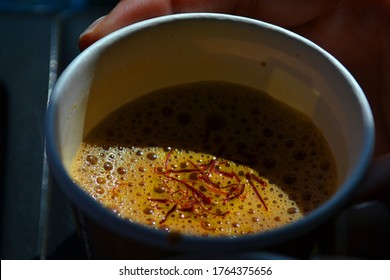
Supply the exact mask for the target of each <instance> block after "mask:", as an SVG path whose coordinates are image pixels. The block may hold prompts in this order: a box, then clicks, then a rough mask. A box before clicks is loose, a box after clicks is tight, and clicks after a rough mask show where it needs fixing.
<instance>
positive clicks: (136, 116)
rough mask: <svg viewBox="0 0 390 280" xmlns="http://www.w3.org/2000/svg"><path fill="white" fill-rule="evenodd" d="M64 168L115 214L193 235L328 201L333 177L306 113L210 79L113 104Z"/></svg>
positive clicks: (258, 224) (271, 223)
mask: <svg viewBox="0 0 390 280" xmlns="http://www.w3.org/2000/svg"><path fill="white" fill-rule="evenodd" d="M71 173H72V176H73V178H74V181H75V182H76V183H77V184H79V185H80V186H81V187H82V188H83V189H84V190H85V191H86V192H88V193H89V194H90V195H91V196H92V197H94V198H95V199H96V200H97V201H99V202H100V203H102V204H103V205H104V206H106V207H108V208H109V209H111V210H112V211H114V212H115V213H116V214H117V215H118V216H119V217H121V218H123V219H128V220H131V221H133V222H136V223H141V224H144V225H146V226H149V227H153V228H156V229H160V230H165V231H170V232H179V233H181V234H188V235H202V236H238V235H243V234H251V233H255V232H259V231H266V230H270V229H273V228H276V227H280V226H283V225H286V224H289V223H292V222H294V221H296V220H298V219H301V218H302V217H303V216H304V215H305V214H307V213H308V212H310V211H312V210H313V209H315V208H316V207H318V206H319V205H320V204H322V203H323V202H324V201H326V200H327V199H329V198H330V197H331V196H332V194H333V193H334V192H335V189H336V181H337V172H336V164H335V161H334V158H333V155H332V154H331V152H330V149H329V147H328V144H327V142H326V140H325V139H324V137H323V136H322V134H321V132H320V131H319V129H318V128H317V127H316V126H315V125H314V124H313V123H312V122H311V120H310V119H309V118H308V117H307V116H305V115H303V114H302V113H299V112H298V111H296V110H294V109H292V108H290V107H288V106H287V105H285V104H283V103H281V102H279V101H277V100H275V99H273V98H272V97H270V96H269V95H267V94H266V93H263V92H259V91H257V90H254V89H251V88H248V87H244V86H241V85H236V84H230V83H224V82H211V81H205V82H198V83H192V84H184V85H180V86H175V87H170V88H166V89H161V90H158V91H155V92H152V93H149V94H147V95H145V96H142V97H140V98H138V99H136V100H134V101H132V102H130V103H128V104H126V105H124V106H122V107H121V108H120V109H118V110H117V111H115V112H114V113H112V114H111V115H109V116H108V117H107V118H106V119H104V120H103V121H102V122H101V123H99V124H98V125H97V126H96V127H95V128H94V129H93V130H92V131H91V132H90V133H89V134H88V135H87V136H86V138H85V139H84V141H83V143H82V146H81V147H80V150H79V152H78V154H77V155H76V157H75V159H74V162H73V165H72V170H71Z"/></svg>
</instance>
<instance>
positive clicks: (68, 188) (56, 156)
mask: <svg viewBox="0 0 390 280" xmlns="http://www.w3.org/2000/svg"><path fill="white" fill-rule="evenodd" d="M183 20H184V21H187V20H193V21H196V20H218V21H234V22H237V23H239V24H244V25H252V26H255V27H257V28H260V29H268V30H271V31H272V32H277V33H279V34H280V35H281V36H284V37H287V38H289V39H290V40H296V41H298V42H299V43H300V44H302V45H304V46H306V47H309V48H310V49H311V50H312V51H313V52H317V53H318V54H319V55H321V56H323V57H324V58H325V59H327V60H328V62H329V63H330V64H332V65H333V66H334V67H335V68H336V69H337V70H338V71H339V75H342V76H343V78H344V79H345V81H346V83H348V84H349V85H350V88H351V92H350V94H352V95H354V96H355V98H356V100H357V101H358V103H359V106H360V108H361V111H362V116H363V122H364V123H363V127H364V131H365V141H364V148H363V149H362V150H361V152H360V154H361V155H360V157H359V158H360V161H359V162H358V163H357V164H356V167H355V168H354V170H352V172H351V175H350V176H349V179H348V180H347V181H346V182H345V183H344V184H342V185H341V186H340V189H339V190H338V191H337V192H336V193H335V194H334V196H333V197H332V198H331V199H329V200H328V201H327V202H326V203H324V204H323V205H321V206H319V207H318V208H316V209H315V210H313V211H312V212H311V213H309V214H307V215H306V216H305V217H304V218H303V219H301V220H298V221H295V222H293V223H291V224H289V225H286V226H282V227H279V228H276V229H272V230H270V231H266V232H259V233H254V234H250V235H244V236H238V237H236V238H231V237H202V236H192V235H181V238H180V241H179V242H178V243H176V244H172V242H169V240H171V239H172V238H171V237H172V233H167V232H164V231H161V230H156V229H152V228H149V227H147V226H144V225H141V224H137V223H133V222H129V221H126V220H124V219H122V218H119V217H117V216H116V215H115V214H114V213H112V212H111V211H110V210H108V209H106V208H105V207H103V206H101V205H100V204H99V203H98V202H97V201H95V200H94V199H93V198H92V197H91V196H90V195H88V194H87V193H86V192H84V191H83V190H82V189H81V188H80V187H79V186H77V185H76V184H75V183H74V182H73V181H72V179H71V178H70V176H69V175H68V174H67V172H66V170H65V167H64V166H63V164H62V162H61V155H60V153H59V149H57V143H56V139H57V137H56V132H57V129H56V112H57V110H58V108H59V107H60V104H59V103H58V98H59V97H60V96H61V91H62V88H63V87H64V84H65V83H66V80H67V78H68V76H69V74H70V73H71V72H72V71H73V70H74V69H75V68H76V67H78V65H79V64H82V63H83V62H84V61H85V60H89V59H90V58H91V57H93V56H94V55H95V53H96V52H100V51H101V50H103V49H105V48H108V47H110V45H111V44H114V43H115V42H116V41H118V40H119V39H121V38H123V37H126V36H131V35H132V34H133V33H135V32H139V31H142V30H143V29H145V28H153V26H155V25H160V24H170V23H173V22H176V21H183ZM45 136H46V151H47V159H48V163H49V168H50V172H51V173H52V174H53V176H54V178H56V181H57V182H58V184H59V185H60V187H61V189H62V191H63V192H64V193H65V195H66V196H67V197H68V198H69V200H70V202H71V203H73V204H74V205H76V206H77V207H78V208H79V209H81V210H82V212H83V213H86V214H87V216H89V217H91V218H92V219H94V220H95V221H96V222H98V223H100V224H103V225H104V226H105V227H107V228H109V229H111V230H112V231H114V232H116V233H119V234H121V235H124V236H127V237H129V238H132V239H135V240H139V241H141V242H143V243H145V244H149V245H153V246H158V247H163V248H166V249H170V250H177V251H188V250H192V251H202V250H204V249H207V250H217V251H228V250H229V251H230V250H242V248H247V249H248V248H249V249H250V248H254V247H255V246H257V247H260V248H261V247H262V244H266V246H270V245H275V244H277V243H281V242H284V241H287V240H289V239H292V238H295V237H297V236H298V235H302V234H303V233H305V232H309V231H310V230H312V229H314V228H315V227H316V226H318V225H319V224H321V223H322V222H324V221H325V220H327V219H328V218H329V217H330V216H331V215H333V214H334V213H336V212H337V211H338V210H340V209H341V207H342V205H344V204H345V203H346V201H347V200H348V199H349V197H350V195H351V194H352V193H353V192H354V191H355V189H356V188H357V186H358V184H359V182H360V181H361V180H362V179H363V176H364V174H365V172H366V171H367V169H368V166H369V164H370V161H371V158H372V156H373V148H374V121H373V116H372V113H371V109H370V106H369V104H368V101H367V99H366V97H365V95H364V93H363V91H362V89H361V88H360V86H359V85H358V83H357V82H356V81H355V79H354V78H353V76H352V75H351V74H350V73H349V72H348V70H347V69H346V68H345V67H344V66H343V65H342V64H341V63H340V62H339V61H338V60H337V59H336V58H334V57H333V56H332V55H330V54H329V53H328V52H327V51H325V50H324V49H322V48H321V47H319V46H318V45H316V44H315V43H313V42H311V41H309V40H308V39H306V38H304V37H302V36H300V35H298V34H296V33H293V32H291V31H289V30H287V29H284V28H282V27H279V26H275V25H273V24H270V23H266V22H263V21H260V20H256V19H250V18H246V17H242V16H235V15H226V14H215V13H186V14H176V15H168V16H161V17H157V18H153V19H148V20H145V21H142V22H138V23H135V24H132V25H130V26H127V27H124V28H122V29H120V30H117V31H115V32H113V33H111V34H109V35H108V36H106V37H104V38H102V39H101V40H99V41H97V42H96V43H94V44H93V45H91V46H90V47H88V48H87V49H86V50H84V51H83V52H82V53H81V54H79V55H78V56H77V57H76V58H75V59H74V60H73V61H72V62H71V63H70V64H69V65H68V66H67V67H66V69H65V70H64V71H63V72H62V74H61V75H60V77H59V78H58V80H57V81H56V83H55V86H54V88H53V90H52V93H51V96H50V99H49V103H48V108H47V112H46V116H45ZM167 240H168V242H167ZM254 242H256V243H254ZM172 245H174V246H172Z"/></svg>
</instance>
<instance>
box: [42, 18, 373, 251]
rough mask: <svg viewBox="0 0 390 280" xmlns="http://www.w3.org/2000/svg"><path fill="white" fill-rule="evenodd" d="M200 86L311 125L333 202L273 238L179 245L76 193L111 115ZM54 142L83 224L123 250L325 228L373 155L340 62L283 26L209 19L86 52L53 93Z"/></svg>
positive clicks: (364, 114)
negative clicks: (328, 164) (332, 168)
mask: <svg viewBox="0 0 390 280" xmlns="http://www.w3.org/2000/svg"><path fill="white" fill-rule="evenodd" d="M200 80H219V81H220V80H225V81H230V82H233V83H239V84H243V85H247V86H250V87H254V88H257V89H259V90H262V91H265V92H267V93H269V94H270V95H272V96H273V97H275V98H276V99H279V100H281V101H283V102H284V103H286V104H288V105H290V106H292V107H294V108H296V109H298V110H299V111H301V112H303V113H305V114H307V115H308V116H310V117H311V118H312V120H313V121H314V122H315V124H317V126H318V127H319V128H320V129H321V130H322V132H323V134H324V136H325V138H326V139H327V141H328V143H329V145H330V148H331V150H332V152H333V154H334V156H335V159H336V163H337V169H338V174H339V182H338V191H337V192H336V193H335V195H334V196H333V197H332V198H331V199H329V200H328V201H327V202H326V203H324V204H323V205H321V206H320V207H319V208H318V209H316V210H314V211H313V212H311V213H309V214H308V215H307V216H306V217H304V218H303V219H302V220H300V221H297V222H294V223H292V224H290V225H287V226H284V227H281V228H278V229H275V230H272V231H269V232H263V233H257V234H253V235H249V236H242V237H238V238H235V239H231V238H227V237H220V238H219V237H218V238H207V237H194V236H183V237H182V238H180V240H176V241H175V242H172V239H171V238H170V236H169V233H166V232H163V231H159V230H154V229H150V228H147V227H144V226H141V225H138V224H135V223H131V222H128V221H125V220H122V219H120V218H118V217H116V216H115V215H114V214H113V213H111V212H110V211H109V210H107V209H106V208H104V207H102V206H101V205H100V204H99V203H98V202H96V201H95V200H94V199H93V198H91V197H90V196H89V195H87V194H86V193H85V192H84V191H82V190H81V189H80V188H79V187H78V186H77V185H76V184H74V183H73V181H72V179H71V177H70V175H69V167H70V164H71V162H72V159H73V157H74V156H75V153H76V151H77V149H78V148H79V146H80V144H81V141H82V139H83V137H84V136H85V135H86V133H88V131H90V129H91V128H92V127H94V126H95V125H96V124H97V123H98V122H99V121H100V120H102V119H103V118H104V117H105V116H106V115H107V114H109V113H110V112H112V111H113V110H115V109H116V108H118V107H119V106H121V105H123V104H125V103H127V102H130V101H131V100H133V99H135V98H137V97H139V96H141V95H143V94H146V93H148V92H150V91H152V90H155V89H159V88H163V87H166V86H171V85H177V84H182V83H187V82H194V81H200ZM46 133H47V134H46V137H47V156H48V161H49V164H50V170H51V173H52V174H53V177H54V179H55V181H56V184H58V185H59V186H60V187H61V189H62V190H63V192H64V194H65V195H66V197H67V198H68V199H69V200H70V202H71V203H72V204H73V205H74V206H75V207H76V208H77V209H78V211H80V213H83V215H84V214H85V217H87V218H88V219H91V220H92V221H94V222H95V223H97V224H100V225H102V226H103V227H104V228H106V229H109V231H111V232H113V233H115V234H118V235H119V236H122V237H123V238H124V240H133V241H136V242H141V243H145V244H148V245H150V246H151V247H155V248H161V249H164V250H174V251H184V252H198V253H202V252H204V250H210V251H214V252H222V251H234V250H238V249H239V250H250V249H253V248H260V249H262V248H267V247H269V246H272V245H277V244H279V243H281V242H285V241H288V240H290V239H292V238H296V237H298V236H300V235H302V234H304V233H306V232H308V231H310V230H313V229H314V228H316V227H318V226H320V225H321V224H322V223H324V222H325V221H326V220H327V219H328V218H329V217H331V216H332V215H333V214H335V213H336V212H337V211H339V210H340V209H341V207H342V206H343V205H345V203H346V201H347V200H348V199H350V198H351V197H352V196H353V195H354V193H355V192H356V191H357V189H358V187H359V182H360V181H361V179H362V178H363V175H364V174H365V172H366V170H367V167H368V165H369V163H370V160H371V156H372V153H373V145H374V124H373V118H372V114H371V111H370V107H369V104H368V102H367V100H366V97H365V95H364V93H363V92H362V90H361V89H360V87H359V85H358V84H357V83H356V81H355V80H354V79H353V77H352V76H351V75H350V73H349V72H348V71H347V70H346V69H345V68H344V67H343V66H342V65H341V64H340V63H339V62H338V61H337V60H336V59H335V58H334V57H332V56H331V55H330V54H328V53H327V52H325V51H324V50H323V49H321V48H319V47H318V46H317V45H315V44H314V43H312V42H310V41H309V40H307V39H305V38H303V37H301V36H298V35H296V34H294V33H292V32H290V31H287V30H285V29H282V28H279V27H277V26H273V25H270V24H267V23H264V22H260V21H257V20H253V19H248V18H244V17H237V16H230V15H222V14H202V13H195V14H180V15H170V16H164V17H160V18H155V19H151V20H146V21H143V22H140V23H136V24H133V25H131V26H128V27H125V28H123V29H121V30H119V31H116V32H114V33H112V34H110V35H108V36H107V37H105V38H103V39H101V40H100V41H98V42H97V43H95V44H94V45H92V46H91V47H89V48H88V49H86V50H85V51H84V52H82V53H81V54H80V55H79V56H78V57H77V58H76V59H75V60H74V61H73V62H72V63H71V64H70V65H69V66H68V67H67V68H66V69H65V71H64V72H63V73H62V75H61V76H60V78H59V79H58V81H57V83H56V85H55V87H54V90H53V92H52V95H51V98H50V103H49V107H48V112H47V119H46Z"/></svg>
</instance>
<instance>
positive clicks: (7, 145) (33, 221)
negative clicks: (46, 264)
mask: <svg viewBox="0 0 390 280" xmlns="http://www.w3.org/2000/svg"><path fill="white" fill-rule="evenodd" d="M116 2H117V1H110V0H100V1H98V0H95V1H93V0H84V1H82V0H15V1H13V0H0V114H1V117H0V121H1V123H0V128H1V134H0V139H1V140H0V141H1V142H0V149H1V150H0V154H1V162H0V164H1V166H0V170H1V174H0V195H1V197H0V203H1V204H0V205H1V206H0V211H1V213H0V217H1V220H0V221H1V231H0V238H1V243H0V246H1V247H0V248H1V259H85V258H87V257H88V256H89V255H88V252H86V250H85V245H84V244H83V242H82V241H80V239H79V237H78V234H77V230H76V226H75V223H74V220H73V217H72V211H71V208H70V206H69V204H68V202H67V201H66V200H65V198H64V196H63V195H62V194H61V193H60V191H59V189H57V188H56V187H53V186H51V185H50V183H49V180H48V176H47V166H46V158H45V154H44V144H45V143H44V128H43V123H44V116H45V109H46V105H47V99H48V95H49V94H50V90H51V88H52V86H53V84H54V82H55V80H56V78H57V77H58V75H59V74H60V73H61V71H62V70H63V69H64V67H66V65H67V64H69V62H70V61H71V60H72V59H73V58H74V57H75V56H76V55H77V54H78V53H79V50H78V46H77V42H78V37H79V35H80V34H81V32H82V31H84V29H85V28H86V27H87V26H89V25H90V24H91V23H92V22H93V21H94V20H95V19H97V18H98V17H100V16H102V15H104V14H106V13H107V12H108V11H109V10H111V8H112V7H113V6H114V5H115V4H116ZM315 240H316V244H315V246H314V247H313V249H312V250H311V252H310V253H309V255H308V256H307V257H308V258H332V259H333V258H364V259H380V258H385V259H389V258H390V253H389V252H390V212H389V208H388V205H386V204H384V203H381V202H378V201H366V202H362V203H358V204H355V205H352V206H350V207H348V208H347V209H345V210H344V211H343V212H341V213H340V215H338V216H337V217H335V218H334V219H332V220H331V221H329V223H327V224H326V225H324V227H323V228H321V229H320V230H319V231H318V232H316V233H315Z"/></svg>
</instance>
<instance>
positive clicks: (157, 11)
mask: <svg viewBox="0 0 390 280" xmlns="http://www.w3.org/2000/svg"><path fill="white" fill-rule="evenodd" d="M338 1H339V0H331V1H322V0H275V1H267V0H258V1H250V0H122V1H120V2H119V3H118V4H117V6H116V7H115V8H114V9H113V10H112V11H111V12H110V13H109V14H108V15H107V16H106V17H104V18H103V19H101V20H100V21H98V22H97V23H96V22H95V23H94V24H93V25H92V26H91V27H90V28H89V29H88V30H87V31H86V32H84V33H83V34H82V35H81V36H80V41H79V45H80V49H84V48H86V47H87V46H89V45H90V44H92V43H93V42H95V41H96V40H98V39H100V38H102V37H104V36H106V35H107V34H109V33H111V32H113V31H115V30H117V29H119V28H122V27H124V26H127V25H129V24H132V23H134V22H138V21H141V20H144V19H148V18H152V17H157V16H161V15H167V14H173V13H185V12H217V13H231V14H236V15H242V16H248V17H252V18H257V19H261V20H264V21H268V22H271V23H274V24H277V25H281V26H286V27H290V26H296V25H299V24H302V23H305V22H308V21H310V20H312V19H314V18H315V17H317V16H318V15H320V14H324V13H326V12H327V11H328V10H330V9H331V8H332V7H334V5H335V4H336V3H337V2H338Z"/></svg>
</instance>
